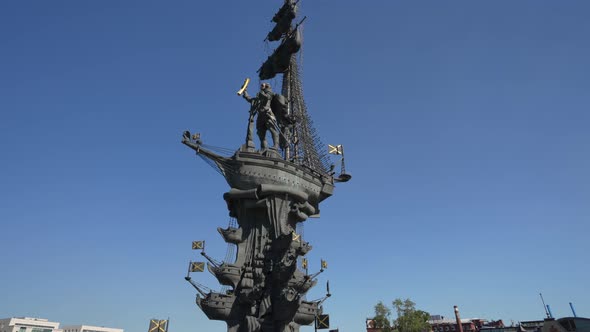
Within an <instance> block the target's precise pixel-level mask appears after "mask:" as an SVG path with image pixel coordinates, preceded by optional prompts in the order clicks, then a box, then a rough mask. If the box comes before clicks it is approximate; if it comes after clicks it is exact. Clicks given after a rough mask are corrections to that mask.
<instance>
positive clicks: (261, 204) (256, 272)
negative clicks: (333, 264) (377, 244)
mask: <svg viewBox="0 0 590 332" xmlns="http://www.w3.org/2000/svg"><path fill="white" fill-rule="evenodd" d="M298 2H299V1H295V0H285V1H284V3H283V5H282V7H281V8H280V9H279V10H278V12H277V13H276V14H275V15H274V17H273V18H272V22H273V23H274V24H275V27H274V28H273V29H272V31H271V32H270V33H269V34H268V35H267V37H266V40H265V41H268V42H279V46H278V47H277V48H276V50H275V51H274V52H273V53H272V54H271V55H270V56H269V57H268V59H267V60H266V61H265V62H264V63H263V64H262V66H261V67H260V69H259V70H258V74H259V79H260V81H264V80H268V79H271V78H274V77H275V76H277V75H282V87H281V93H280V94H279V93H274V92H273V91H272V88H271V86H270V84H268V83H261V85H260V92H258V93H257V94H256V96H254V97H250V96H249V95H248V93H247V88H248V86H249V83H250V80H249V79H246V81H245V82H244V85H243V86H242V88H241V89H240V90H239V91H238V95H239V96H242V97H243V98H244V99H245V100H246V101H247V102H248V103H249V104H250V116H249V119H248V127H247V133H246V140H245V142H244V144H243V145H242V146H241V147H240V148H239V149H238V151H236V152H234V153H233V154H232V155H223V154H221V153H218V152H217V151H216V150H217V149H216V148H215V147H212V146H208V145H205V144H203V142H202V140H201V137H200V135H199V134H191V133H190V132H188V131H185V132H184V133H183V138H182V143H183V144H185V145H186V146H188V147H189V148H191V149H192V150H194V151H195V152H196V153H197V155H198V156H199V157H202V159H203V160H205V161H206V162H208V163H209V164H210V165H211V166H212V167H213V168H214V169H215V170H216V171H218V172H219V173H220V174H221V175H222V176H223V177H224V178H225V180H226V181H227V183H228V185H229V186H230V190H229V191H228V192H226V193H225V194H224V195H223V198H224V199H225V201H226V203H227V208H228V210H229V215H230V218H231V219H230V224H229V225H228V227H227V228H221V227H220V228H218V232H219V233H220V235H221V237H222V238H223V240H224V241H225V242H227V244H228V250H229V251H228V253H229V254H228V255H227V257H226V259H225V260H224V261H223V262H219V261H216V260H215V259H213V258H211V257H209V256H208V255H207V254H206V253H205V250H204V249H205V248H204V241H195V242H193V249H196V250H202V252H201V254H202V256H203V257H204V258H205V259H206V260H207V261H208V262H207V263H206V268H207V270H208V271H209V272H210V273H212V274H213V275H214V276H215V277H216V278H217V280H218V282H219V283H220V284H221V285H223V287H224V288H223V289H222V291H220V292H215V291H212V290H210V289H209V288H208V287H205V286H204V285H202V284H200V283H198V282H196V281H195V280H193V278H192V277H191V275H190V273H191V272H202V271H204V270H205V262H190V263H189V273H188V274H187V276H186V278H185V279H186V280H187V281H188V282H190V283H191V285H192V286H193V287H194V288H195V289H196V290H197V292H198V293H197V298H196V303H197V305H198V306H199V307H200V308H201V310H202V311H203V312H204V313H205V315H206V316H207V317H208V318H209V319H212V320H219V321H225V322H226V323H227V330H228V332H257V331H261V332H294V331H299V329H300V326H302V325H311V324H314V322H316V320H317V318H318V317H320V316H321V315H322V314H323V312H322V311H323V308H322V303H323V302H324V301H325V300H326V299H327V298H328V297H329V296H330V291H329V286H328V291H327V294H326V296H324V297H323V298H321V299H319V300H315V301H309V300H307V299H306V293H307V292H308V291H309V290H310V289H311V288H312V287H313V286H315V285H316V283H317V277H318V275H319V274H320V273H321V272H323V270H324V269H325V268H326V267H327V263H325V262H324V261H322V262H321V269H320V271H319V272H317V273H315V274H309V273H308V272H307V264H308V263H307V259H306V258H305V255H306V254H307V253H308V252H309V251H310V250H311V249H312V247H311V245H310V244H309V243H307V242H305V241H304V240H303V236H302V234H301V232H300V229H301V227H302V225H303V222H304V221H305V220H306V219H307V218H309V217H312V216H313V217H319V212H320V203H321V202H322V201H323V200H325V199H326V198H328V197H330V196H332V194H333V192H334V184H335V183H336V182H346V181H348V180H350V178H351V176H350V175H349V174H347V173H346V172H345V168H344V151H343V148H342V146H340V145H338V146H330V151H329V152H322V151H325V148H324V146H323V145H322V144H321V142H320V140H319V137H318V135H317V133H316V132H315V129H314V128H313V123H312V121H311V118H310V116H309V114H308V113H307V106H306V104H305V101H304V98H303V88H302V82H301V80H300V73H299V69H298V68H299V66H298V58H297V53H298V52H299V50H300V49H301V47H302V36H301V31H300V25H301V23H303V21H304V20H305V18H303V19H302V20H300V21H299V22H298V23H296V24H295V20H296V19H297V12H298ZM255 131H256V134H257V136H258V138H259V140H260V149H257V148H256V146H255V143H254V138H253V136H254V132H255ZM267 136H270V137H271V140H272V144H269V142H268V141H267ZM329 153H332V154H336V155H340V156H341V163H342V165H341V167H342V170H341V173H340V174H339V175H336V172H335V171H334V168H335V167H334V165H330V159H329V156H328V154H329ZM298 262H299V263H301V265H302V266H303V269H300V268H299V267H298V265H299V264H298Z"/></svg>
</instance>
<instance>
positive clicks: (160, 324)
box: [148, 319, 168, 332]
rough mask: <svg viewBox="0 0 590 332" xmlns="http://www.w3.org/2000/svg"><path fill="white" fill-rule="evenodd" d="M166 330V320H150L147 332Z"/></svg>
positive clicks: (162, 331) (163, 331)
mask: <svg viewBox="0 0 590 332" xmlns="http://www.w3.org/2000/svg"><path fill="white" fill-rule="evenodd" d="M167 330H168V320H166V319H164V320H159V319H152V320H150V328H149V330H148V331H149V332H166V331H167Z"/></svg>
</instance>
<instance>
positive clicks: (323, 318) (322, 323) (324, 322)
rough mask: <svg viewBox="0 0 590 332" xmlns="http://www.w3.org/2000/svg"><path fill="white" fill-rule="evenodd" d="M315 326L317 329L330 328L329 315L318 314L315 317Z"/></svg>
mask: <svg viewBox="0 0 590 332" xmlns="http://www.w3.org/2000/svg"><path fill="white" fill-rule="evenodd" d="M316 326H317V328H318V330H323V329H329V328H330V315H319V316H317V317H316Z"/></svg>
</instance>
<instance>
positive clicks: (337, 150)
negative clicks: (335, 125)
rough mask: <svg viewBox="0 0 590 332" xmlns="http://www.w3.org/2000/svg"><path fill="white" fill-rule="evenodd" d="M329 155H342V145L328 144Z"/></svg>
mask: <svg viewBox="0 0 590 332" xmlns="http://www.w3.org/2000/svg"><path fill="white" fill-rule="evenodd" d="M328 153H329V154H342V145H330V144H328Z"/></svg>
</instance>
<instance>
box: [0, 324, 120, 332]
mask: <svg viewBox="0 0 590 332" xmlns="http://www.w3.org/2000/svg"><path fill="white" fill-rule="evenodd" d="M62 330H63V332H124V331H123V329H113V328H110V327H102V326H90V325H68V326H64V327H62ZM0 332H2V331H0Z"/></svg>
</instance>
